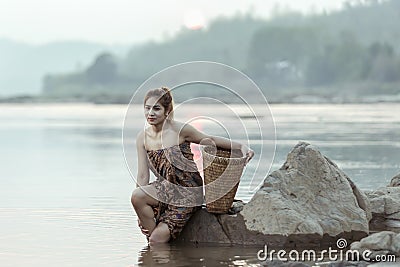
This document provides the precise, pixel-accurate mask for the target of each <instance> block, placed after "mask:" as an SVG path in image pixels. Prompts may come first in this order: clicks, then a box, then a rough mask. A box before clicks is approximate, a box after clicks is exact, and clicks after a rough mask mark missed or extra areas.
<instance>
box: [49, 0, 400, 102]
mask: <svg viewBox="0 0 400 267" xmlns="http://www.w3.org/2000/svg"><path fill="white" fill-rule="evenodd" d="M398 10H400V1H395V0H392V1H383V2H382V1H348V2H347V3H346V7H345V8H344V9H343V10H341V11H338V12H335V13H331V14H318V15H309V16H303V15H299V14H296V13H288V14H281V15H279V16H277V17H275V18H274V19H271V20H261V19H256V18H254V17H252V16H251V15H249V14H245V15H238V16H236V17H233V18H219V19H217V20H215V21H214V22H213V23H211V25H210V26H209V27H208V29H203V30H197V31H191V30H185V29H182V30H181V32H180V33H179V34H177V35H176V36H174V37H172V38H170V39H168V40H165V41H163V42H149V43H145V44H142V45H138V46H134V47H133V48H132V49H131V51H130V52H129V53H128V55H127V56H126V57H125V58H117V57H115V56H114V55H112V54H110V53H107V52H104V53H102V54H100V55H98V56H97V58H96V59H95V60H94V61H93V63H92V64H91V65H90V66H88V67H87V68H86V69H85V70H84V71H82V72H79V73H69V74H58V75H47V76H46V77H45V78H44V80H43V93H44V95H55V96H60V97H63V96H66V97H67V96H77V97H79V96H89V97H98V96H104V97H112V96H114V97H115V96H118V97H121V99H125V100H126V96H127V95H130V94H132V92H133V90H134V89H135V88H137V87H138V86H139V85H140V84H141V83H142V82H144V81H145V80H146V79H147V78H148V77H149V76H151V75H152V74H154V73H156V72H158V71H160V70H161V69H163V68H165V67H168V66H171V65H174V64H177V63H181V62H186V61H192V60H210V61H217V62H222V63H225V64H228V65H231V66H233V67H235V68H238V69H240V70H242V71H243V72H245V73H246V74H247V75H249V76H250V77H251V78H252V79H254V80H255V81H256V82H257V83H258V84H259V85H260V87H261V89H262V90H264V91H265V92H267V93H270V94H271V93H274V94H277V95H281V96H284V95H285V94H286V95H287V94H290V93H293V92H296V93H297V94H301V93H303V92H307V91H309V90H310V88H311V89H312V88H318V90H320V91H318V92H319V93H321V94H324V93H332V92H334V91H335V90H337V88H341V86H343V85H344V84H352V85H354V86H355V87H357V84H358V85H360V86H359V87H361V85H363V86H364V87H365V84H370V85H371V86H369V87H368V86H367V87H368V90H369V93H399V92H400V86H399V84H400V57H399V56H398V53H399V52H400V51H398V49H399V48H398V46H397V44H398V43H399V38H400V32H399V31H398V25H400V18H399V16H398V13H397V11H398ZM388 84H389V86H388ZM391 84H392V85H391ZM388 88H389V89H388ZM358 89H359V88H358ZM383 89H385V90H387V92H384V91H382V90H383ZM271 90H272V91H271ZM324 90H325V91H324ZM365 90H367V89H365ZM355 91H357V90H355ZM314 92H315V90H314ZM357 93H362V90H358V91H357ZM125 100H122V101H125Z"/></svg>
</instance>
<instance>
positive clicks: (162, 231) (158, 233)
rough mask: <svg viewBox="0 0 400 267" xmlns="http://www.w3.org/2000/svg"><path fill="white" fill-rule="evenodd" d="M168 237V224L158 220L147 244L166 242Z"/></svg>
mask: <svg viewBox="0 0 400 267" xmlns="http://www.w3.org/2000/svg"><path fill="white" fill-rule="evenodd" d="M170 237H171V234H170V232H169V229H168V225H167V224H166V223H164V222H160V223H159V224H158V225H157V227H156V228H155V229H154V231H153V232H152V233H151V235H150V238H149V244H150V245H154V244H157V243H166V242H168V241H169V239H170Z"/></svg>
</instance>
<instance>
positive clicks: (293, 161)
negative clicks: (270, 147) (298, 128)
mask: <svg viewBox="0 0 400 267" xmlns="http://www.w3.org/2000/svg"><path fill="white" fill-rule="evenodd" d="M370 218H371V212H370V207H369V201H368V198H367V197H366V196H365V194H364V193H363V192H361V191H360V190H358V188H357V187H356V186H355V185H354V183H353V182H352V181H351V180H350V179H349V178H348V177H347V175H346V174H344V173H343V172H342V171H341V170H340V169H339V168H338V167H337V166H336V165H335V164H334V163H333V162H331V161H330V160H329V159H328V158H326V157H324V156H323V155H322V154H321V153H320V152H319V151H318V150H317V149H316V148H315V147H313V146H311V145H310V144H308V143H304V142H301V143H299V144H297V145H296V146H295V147H294V148H293V150H292V151H291V152H290V153H289V155H288V156H287V160H286V162H285V163H284V165H283V166H282V167H281V168H280V169H279V170H277V171H275V172H273V173H272V174H270V175H269V176H268V177H267V178H266V179H265V180H264V184H263V185H262V187H261V188H260V189H259V190H258V191H257V193H256V194H255V195H254V196H253V198H252V199H251V200H250V202H249V203H247V204H246V205H245V206H244V208H243V210H242V211H241V212H239V213H238V214H235V215H226V214H225V215H212V214H209V213H208V212H206V211H205V210H204V209H203V210H201V211H199V212H198V213H196V214H195V215H194V216H193V217H192V218H191V220H190V221H189V222H188V224H187V226H186V227H185V229H184V230H183V232H182V233H181V235H180V237H179V238H178V241H186V242H188V241H189V242H199V243H203V242H213V243H214V242H216V243H229V244H246V245H259V244H268V245H272V246H282V247H291V246H307V245H310V244H311V245H317V246H318V245H321V244H322V245H323V244H324V243H325V244H328V243H329V242H334V241H335V240H336V238H337V237H339V236H341V237H345V238H346V239H348V240H349V241H352V240H359V239H361V238H362V237H364V236H366V235H367V234H368V230H369V228H368V221H369V219H370Z"/></svg>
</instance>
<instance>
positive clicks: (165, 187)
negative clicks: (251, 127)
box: [131, 87, 254, 244]
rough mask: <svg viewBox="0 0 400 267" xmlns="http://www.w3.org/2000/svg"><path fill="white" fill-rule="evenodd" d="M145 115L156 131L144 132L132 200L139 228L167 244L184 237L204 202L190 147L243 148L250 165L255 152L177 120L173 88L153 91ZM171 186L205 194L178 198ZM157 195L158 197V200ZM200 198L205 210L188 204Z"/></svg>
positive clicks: (151, 240) (140, 136)
mask: <svg viewBox="0 0 400 267" xmlns="http://www.w3.org/2000/svg"><path fill="white" fill-rule="evenodd" d="M144 114H145V117H146V120H147V122H148V124H150V127H148V128H146V129H144V130H143V131H141V132H140V133H139V134H138V135H137V138H136V146H137V154H138V174H137V185H136V186H137V188H136V189H135V190H134V191H133V193H132V198H131V202H132V205H133V207H134V209H135V211H136V214H137V216H138V223H139V227H140V228H141V230H142V233H143V234H145V235H146V236H147V239H148V241H149V243H150V244H154V243H164V242H168V241H169V240H171V239H175V238H176V237H177V236H178V234H179V233H180V232H181V231H182V229H183V227H184V225H185V224H186V222H187V221H188V220H189V218H190V216H191V215H192V214H193V213H194V212H195V211H196V210H197V209H198V208H200V207H201V203H202V201H203V195H202V185H203V182H202V179H201V176H200V174H199V172H198V171H197V168H196V165H195V163H194V161H193V154H192V153H191V150H190V143H191V142H193V143H197V144H200V143H201V144H202V145H216V146H218V147H221V148H227V149H230V148H232V149H241V151H242V153H243V155H246V157H247V160H246V163H247V162H248V161H249V160H250V159H251V158H252V157H253V156H254V151H253V150H251V149H250V148H249V147H247V146H246V145H244V144H240V143H237V142H233V141H231V140H229V139H226V138H223V137H217V136H210V135H207V134H205V133H202V132H200V131H198V130H196V129H195V128H194V127H192V126H191V125H189V124H184V123H181V122H178V121H175V120H174V119H173V101H172V95H171V92H170V91H169V89H168V88H165V87H162V88H157V89H153V90H150V91H148V92H147V94H146V96H145V99H144ZM149 169H151V170H152V171H153V173H154V174H155V175H156V176H157V179H156V181H154V182H152V183H150V184H149V178H150V174H149ZM171 185H179V186H180V187H183V188H190V189H193V188H199V189H200V190H199V191H197V192H198V193H196V194H191V193H187V192H186V193H185V192H184V191H182V192H183V193H179V194H176V193H174V192H176V191H174V190H173V189H171V188H172V187H171ZM193 192H196V191H193ZM152 196H157V198H158V200H157V199H155V198H154V197H152ZM199 198H200V199H201V202H200V206H199V205H197V206H190V205H189V206H188V205H184V202H185V201H187V202H190V203H199V202H198V200H199ZM160 200H162V201H160ZM177 201H178V202H177ZM179 201H183V202H182V205H180V204H179V205H173V204H168V203H171V202H174V203H181V202H179Z"/></svg>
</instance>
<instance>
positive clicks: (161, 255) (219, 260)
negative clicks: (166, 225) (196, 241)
mask: <svg viewBox="0 0 400 267" xmlns="http://www.w3.org/2000/svg"><path fill="white" fill-rule="evenodd" d="M260 249H262V248H261V247H237V246H236V247H234V246H223V245H220V246H215V245H204V244H203V245H197V246H195V245H193V244H189V245H173V244H158V245H152V246H145V247H144V248H143V249H142V250H141V251H140V252H139V256H138V266H261V265H260V261H259V260H258V259H257V252H258V251H259V250H260Z"/></svg>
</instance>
